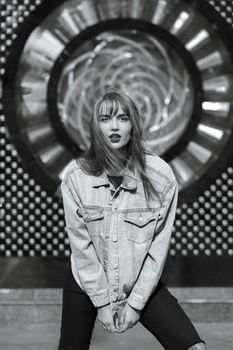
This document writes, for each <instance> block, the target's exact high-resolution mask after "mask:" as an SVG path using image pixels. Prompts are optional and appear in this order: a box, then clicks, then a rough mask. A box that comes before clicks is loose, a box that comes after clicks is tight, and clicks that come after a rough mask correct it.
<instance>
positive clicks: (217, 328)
mask: <svg viewBox="0 0 233 350" xmlns="http://www.w3.org/2000/svg"><path fill="white" fill-rule="evenodd" d="M195 326H196V329H197V330H198V332H199V334H200V336H201V338H202V339H204V340H205V341H206V344H207V346H208V350H232V349H233V323H197V324H195ZM59 327H60V325H58V324H56V325H54V324H44V325H25V326H14V327H13V326H12V325H11V326H4V327H1V329H0V349H1V350H57V343H58V338H59ZM109 349H111V350H122V349H127V350H128V349H133V350H162V347H161V346H160V344H159V343H158V342H157V340H156V339H155V338H154V337H153V336H152V335H151V334H150V333H149V331H147V330H146V329H145V328H144V327H143V326H142V325H141V324H137V325H136V326H135V327H133V328H132V329H129V330H128V331H127V332H125V333H122V334H116V333H108V332H106V331H105V330H104V329H103V328H102V327H101V326H100V325H98V324H96V326H95V328H94V332H93V337H92V345H91V347H90V350H109Z"/></svg>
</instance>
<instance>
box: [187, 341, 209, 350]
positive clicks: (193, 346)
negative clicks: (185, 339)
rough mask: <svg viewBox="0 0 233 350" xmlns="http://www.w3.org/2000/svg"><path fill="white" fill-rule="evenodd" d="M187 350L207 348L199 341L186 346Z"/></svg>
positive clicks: (204, 349) (203, 349)
mask: <svg viewBox="0 0 233 350" xmlns="http://www.w3.org/2000/svg"><path fill="white" fill-rule="evenodd" d="M188 350H207V348H206V346H205V343H203V342H201V343H197V344H194V345H192V346H191V347H190V348H188Z"/></svg>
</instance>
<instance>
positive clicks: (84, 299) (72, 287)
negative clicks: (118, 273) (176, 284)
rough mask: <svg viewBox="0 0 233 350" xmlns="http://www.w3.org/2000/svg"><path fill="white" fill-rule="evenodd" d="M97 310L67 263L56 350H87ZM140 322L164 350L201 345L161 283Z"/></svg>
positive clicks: (186, 318) (183, 313)
mask: <svg viewBox="0 0 233 350" xmlns="http://www.w3.org/2000/svg"><path fill="white" fill-rule="evenodd" d="M96 316H97V308H96V307H95V306H94V305H93V303H92V302H91V300H90V298H89V297H88V295H87V294H86V293H84V292H83V290H82V289H81V288H80V287H79V285H78V284H77V283H76V281H75V279H74V277H73V274H72V271H71V264H70V263H69V266H68V269H67V272H66V276H65V280H64V287H63V306H62V320H61V328H60V341H59V348H58V350H88V349H89V346H90V342H91V337H92V331H93V328H94V325H95V320H96ZM139 322H141V324H142V325H143V326H144V327H146V329H148V330H149V331H150V332H151V333H152V334H153V335H154V336H155V337H156V338H157V340H158V341H159V342H160V344H161V345H162V346H163V347H164V349H166V350H187V349H188V348H189V347H191V346H192V345H194V344H196V343H199V342H203V343H205V342H204V341H203V340H201V339H200V337H199V335H198V333H197V331H196V329H195V328H194V326H193V324H192V322H191V321H190V319H189V318H188V316H187V315H186V314H185V312H184V310H183V309H182V308H181V306H180V305H179V303H178V301H177V299H176V298H175V297H174V296H173V295H172V294H171V293H170V292H169V291H168V289H167V288H166V286H165V285H164V283H163V282H162V281H161V280H160V281H159V283H158V285H157V287H156V289H155V290H154V292H153V293H152V294H151V296H150V298H149V299H148V301H147V303H146V305H145V307H144V309H143V310H142V311H141V316H140V319H139Z"/></svg>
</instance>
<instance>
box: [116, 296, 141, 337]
mask: <svg viewBox="0 0 233 350" xmlns="http://www.w3.org/2000/svg"><path fill="white" fill-rule="evenodd" d="M140 315H141V310H138V309H134V308H133V307H132V306H130V305H129V304H128V303H126V304H125V306H124V308H123V309H122V313H121V316H120V319H119V327H120V330H121V332H125V331H126V330H127V329H128V328H132V327H134V326H135V325H136V324H137V323H138V320H139V318H140Z"/></svg>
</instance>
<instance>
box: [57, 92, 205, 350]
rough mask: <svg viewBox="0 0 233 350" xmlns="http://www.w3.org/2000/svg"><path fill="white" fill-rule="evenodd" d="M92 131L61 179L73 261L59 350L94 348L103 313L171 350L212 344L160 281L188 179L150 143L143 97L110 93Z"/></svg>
mask: <svg viewBox="0 0 233 350" xmlns="http://www.w3.org/2000/svg"><path fill="white" fill-rule="evenodd" d="M90 138H91V144H90V148H89V150H88V151H87V152H86V153H85V154H83V155H82V156H81V157H80V158H78V159H75V160H72V161H71V163H70V164H68V166H67V168H66V170H65V173H64V177H63V180H62V184H61V190H62V197H63V204H64V212H65V219H66V229H67V233H68V236H69V240H70V246H71V259H70V263H69V266H68V270H67V273H66V277H65V281H64V287H63V308H62V320H61V334H60V341H59V350H87V349H89V346H90V341H91V336H92V331H93V327H94V324H95V320H96V317H97V320H98V321H99V323H100V324H101V325H102V326H103V328H104V329H105V330H106V331H109V332H118V333H121V332H125V331H126V330H127V329H128V328H132V327H133V326H135V325H136V324H137V322H138V321H140V322H141V324H142V325H143V326H145V327H146V328H147V329H148V330H149V331H150V332H151V333H152V334H153V335H154V336H155V337H156V338H157V340H158V341H159V342H160V343H161V345H162V346H163V347H164V349H167V350H187V349H192V350H204V349H206V347H205V342H204V341H203V340H201V339H200V337H199V335H198V333H197V331H196V330H195V328H194V326H193V324H192V322H191V321H190V319H189V318H188V316H187V315H186V314H185V313H184V311H183V309H182V308H181V306H180V305H179V303H178V301H177V299H176V298H175V297H174V296H173V295H172V294H171V293H170V292H169V291H168V289H167V288H166V286H165V284H164V283H163V282H162V281H161V279H160V276H161V274H162V271H163V267H164V263H165V260H166V256H167V253H168V249H169V242H170V237H171V232H172V226H173V223H174V218H175V212H176V206H177V196H178V185H177V181H176V178H175V176H174V174H173V172H172V169H171V168H170V166H169V165H168V164H167V163H166V162H165V161H163V160H162V159H161V158H160V157H159V156H157V155H155V154H154V153H152V152H150V151H148V150H146V149H145V146H144V140H143V137H142V118H141V115H140V113H139V111H138V109H137V107H136V105H135V103H134V102H133V100H132V99H131V98H130V97H129V96H127V95H126V94H124V93H122V92H121V91H119V90H116V89H110V90H109V91H107V92H106V93H105V94H104V95H103V96H101V97H100V98H99V99H98V100H97V102H96V104H95V106H94V110H93V114H92V118H91V121H90Z"/></svg>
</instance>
